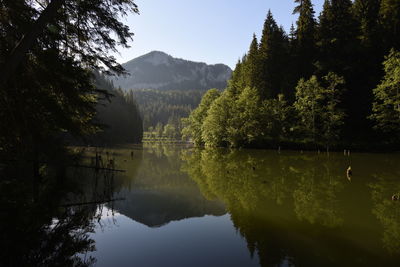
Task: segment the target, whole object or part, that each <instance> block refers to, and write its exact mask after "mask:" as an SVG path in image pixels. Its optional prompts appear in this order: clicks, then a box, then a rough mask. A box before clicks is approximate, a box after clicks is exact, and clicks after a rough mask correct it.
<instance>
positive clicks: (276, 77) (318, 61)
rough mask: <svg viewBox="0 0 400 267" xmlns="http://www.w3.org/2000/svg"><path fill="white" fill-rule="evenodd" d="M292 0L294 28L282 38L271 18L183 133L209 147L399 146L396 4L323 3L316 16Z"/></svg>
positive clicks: (399, 24)
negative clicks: (221, 89)
mask: <svg viewBox="0 0 400 267" xmlns="http://www.w3.org/2000/svg"><path fill="white" fill-rule="evenodd" d="M295 2H296V3H297V4H298V5H297V6H296V8H295V9H294V13H297V14H299V17H298V20H297V22H296V26H294V25H292V27H291V30H290V33H289V34H287V33H286V32H285V30H284V29H283V28H282V27H279V26H278V25H277V23H276V21H275V20H274V18H273V15H272V13H271V12H270V11H269V12H268V14H267V18H266V20H265V23H264V28H263V32H262V36H261V38H260V40H258V39H257V37H256V35H254V36H253V40H252V42H251V45H250V49H249V51H248V53H246V55H244V56H243V58H242V59H241V60H239V62H238V63H237V65H236V68H235V70H234V72H233V74H232V78H231V80H230V81H229V83H228V87H227V89H226V90H225V91H224V92H223V93H219V92H218V91H217V90H211V91H209V92H207V93H206V94H205V96H204V97H203V99H202V101H201V104H200V105H199V107H198V108H197V109H196V110H194V111H193V112H192V113H191V114H190V116H189V117H188V118H187V119H184V124H185V128H184V129H183V131H182V133H183V135H184V136H185V137H186V138H190V139H192V140H193V141H194V142H195V143H196V144H197V145H206V146H212V147H214V146H232V147H242V146H253V147H271V146H273V147H278V146H281V145H285V146H286V147H288V146H290V147H302V148H310V149H311V148H322V147H325V148H328V149H329V148H330V147H336V148H339V147H348V148H350V147H353V148H357V149H363V148H373V146H376V147H378V146H379V147H383V146H385V147H386V148H395V147H398V145H399V143H400V142H399V141H400V54H399V52H396V51H398V49H399V48H400V32H399V31H400V1H393V0H381V1H377V0H356V1H354V2H352V1H351V0H330V1H329V0H326V1H325V3H324V6H323V10H322V12H321V14H320V15H319V17H318V18H315V12H314V9H313V5H312V2H311V1H310V0H295ZM382 63H383V65H382Z"/></svg>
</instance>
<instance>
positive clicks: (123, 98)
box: [90, 74, 143, 145]
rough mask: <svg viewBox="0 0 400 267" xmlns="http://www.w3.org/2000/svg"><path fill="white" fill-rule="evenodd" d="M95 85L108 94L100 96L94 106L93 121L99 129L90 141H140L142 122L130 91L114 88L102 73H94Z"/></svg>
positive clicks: (108, 142)
mask: <svg viewBox="0 0 400 267" xmlns="http://www.w3.org/2000/svg"><path fill="white" fill-rule="evenodd" d="M95 83H96V87H97V88H98V89H100V90H105V91H106V92H107V93H108V94H110V96H109V97H108V98H101V99H99V102H98V104H97V107H96V111H97V112H96V117H95V120H94V121H95V123H97V124H98V125H99V128H100V130H99V131H98V132H97V133H96V134H95V135H94V136H92V137H90V140H91V141H90V142H92V143H99V144H101V145H104V144H116V143H140V142H141V140H142V136H143V122H142V118H141V115H140V112H139V109H138V106H137V104H136V99H135V97H134V95H133V93H132V92H128V93H126V92H123V91H122V90H120V89H115V88H114V87H113V85H112V83H111V82H110V81H109V80H108V79H106V78H105V77H104V76H103V75H100V74H96V75H95Z"/></svg>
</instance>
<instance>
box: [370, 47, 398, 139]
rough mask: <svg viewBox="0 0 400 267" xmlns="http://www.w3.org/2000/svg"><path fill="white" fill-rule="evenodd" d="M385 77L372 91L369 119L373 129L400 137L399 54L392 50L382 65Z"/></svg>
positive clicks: (395, 137)
mask: <svg viewBox="0 0 400 267" xmlns="http://www.w3.org/2000/svg"><path fill="white" fill-rule="evenodd" d="M383 65H384V69H385V76H384V78H383V80H382V81H381V83H380V84H379V85H378V86H377V87H376V88H375V89H374V91H373V92H374V102H373V108H372V115H371V117H370V118H371V119H372V120H374V122H375V123H376V125H375V128H376V129H378V130H380V131H382V132H385V133H388V134H390V135H391V137H390V140H398V139H399V136H400V52H397V51H395V50H392V51H391V52H390V54H389V55H388V56H387V57H386V60H385V62H384V63H383Z"/></svg>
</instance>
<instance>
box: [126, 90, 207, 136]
mask: <svg viewBox="0 0 400 267" xmlns="http://www.w3.org/2000/svg"><path fill="white" fill-rule="evenodd" d="M131 94H132V95H133V97H134V99H135V100H136V102H137V103H138V107H139V110H140V112H141V114H142V116H143V129H144V130H148V128H149V127H153V128H155V127H156V126H157V124H162V125H166V124H168V123H170V124H173V125H175V126H179V125H180V119H181V118H184V117H187V116H189V114H190V112H191V111H192V110H193V109H194V108H196V107H197V106H198V105H199V103H200V100H201V97H202V96H203V94H204V91H200V90H167V91H164V90H155V89H142V90H133V91H131Z"/></svg>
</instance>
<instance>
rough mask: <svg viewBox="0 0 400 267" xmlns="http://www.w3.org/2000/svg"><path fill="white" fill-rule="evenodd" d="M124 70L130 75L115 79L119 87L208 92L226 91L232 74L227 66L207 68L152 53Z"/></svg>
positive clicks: (135, 60)
mask: <svg viewBox="0 0 400 267" xmlns="http://www.w3.org/2000/svg"><path fill="white" fill-rule="evenodd" d="M122 66H123V67H124V68H125V69H126V70H127V71H128V73H129V74H130V75H128V76H125V77H122V76H121V77H113V78H112V80H113V83H114V85H115V86H116V87H121V88H122V89H124V90H129V89H160V90H189V89H196V90H208V89H211V88H218V89H223V88H225V87H226V83H227V80H228V79H229V78H230V77H231V73H232V70H231V69H230V68H229V67H228V66H226V65H224V64H216V65H207V64H205V63H199V62H193V61H188V60H184V59H178V58H174V57H172V56H170V55H168V54H166V53H164V52H159V51H153V52H150V53H148V54H146V55H143V56H140V57H138V58H135V59H133V60H131V61H128V62H126V63H124V64H122Z"/></svg>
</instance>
